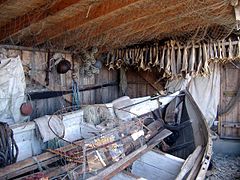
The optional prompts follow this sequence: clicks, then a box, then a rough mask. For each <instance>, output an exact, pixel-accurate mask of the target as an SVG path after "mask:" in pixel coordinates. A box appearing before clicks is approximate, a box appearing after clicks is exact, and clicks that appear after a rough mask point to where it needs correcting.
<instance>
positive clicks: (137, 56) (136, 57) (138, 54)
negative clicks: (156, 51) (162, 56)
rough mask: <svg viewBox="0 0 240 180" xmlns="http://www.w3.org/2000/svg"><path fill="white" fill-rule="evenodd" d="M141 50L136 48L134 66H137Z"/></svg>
mask: <svg viewBox="0 0 240 180" xmlns="http://www.w3.org/2000/svg"><path fill="white" fill-rule="evenodd" d="M141 51H142V49H140V48H136V49H135V52H134V65H138V64H139V61H140V59H141V58H140V55H141Z"/></svg>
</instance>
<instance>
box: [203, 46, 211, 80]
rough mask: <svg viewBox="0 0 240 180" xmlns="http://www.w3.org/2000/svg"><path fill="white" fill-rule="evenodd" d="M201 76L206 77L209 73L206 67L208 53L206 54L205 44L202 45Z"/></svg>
mask: <svg viewBox="0 0 240 180" xmlns="http://www.w3.org/2000/svg"><path fill="white" fill-rule="evenodd" d="M202 50H203V52H202V53H203V54H202V56H203V58H202V60H203V75H208V74H209V73H210V72H209V66H208V53H207V46H206V44H205V43H203V48H202Z"/></svg>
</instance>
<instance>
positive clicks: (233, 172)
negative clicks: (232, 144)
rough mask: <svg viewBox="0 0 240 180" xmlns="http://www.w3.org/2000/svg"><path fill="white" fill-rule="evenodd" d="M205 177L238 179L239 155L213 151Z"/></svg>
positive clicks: (239, 170) (225, 179) (211, 178)
mask: <svg viewBox="0 0 240 180" xmlns="http://www.w3.org/2000/svg"><path fill="white" fill-rule="evenodd" d="M206 179H207V180H215V179H224V180H232V179H238V180H240V156H234V155H225V154H219V153H214V154H213V156H212V162H211V165H210V167H209V171H208V172H207V177H206Z"/></svg>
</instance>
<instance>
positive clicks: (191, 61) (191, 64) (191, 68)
mask: <svg viewBox="0 0 240 180" xmlns="http://www.w3.org/2000/svg"><path fill="white" fill-rule="evenodd" d="M195 63H196V49H195V44H194V42H192V49H191V54H190V59H189V72H190V75H191V76H195Z"/></svg>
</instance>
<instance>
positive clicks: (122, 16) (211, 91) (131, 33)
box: [0, 0, 240, 179]
mask: <svg viewBox="0 0 240 180" xmlns="http://www.w3.org/2000/svg"><path fill="white" fill-rule="evenodd" d="M239 3H240V2H239V1H238V0H165V1H161V0H21V1H20V0H0V87H1V88H0V99H1V103H0V117H1V118H0V122H3V123H2V126H3V127H1V126H0V132H1V134H2V137H1V138H2V139H4V138H5V139H6V137H5V133H4V132H5V130H6V128H9V129H10V130H9V131H7V130H6V132H11V133H10V134H8V136H9V138H10V140H9V142H11V143H13V144H17V146H19V147H18V148H17V149H15V150H12V151H11V152H12V153H13V154H14V152H15V151H16V150H17V151H18V149H20V150H19V153H20V154H19V158H18V159H17V158H16V159H14V158H13V157H11V158H12V159H11V160H10V161H11V162H10V161H9V162H7V160H6V157H8V156H7V155H6V156H4V158H5V159H4V158H1V157H0V162H2V163H3V162H4V163H6V165H8V166H6V167H4V168H2V169H1V168H0V179H1V178H4V179H11V178H12V179H14V178H26V179H28V178H30V179H31V178H35V177H36V178H43V179H44V178H49V179H50V178H69V179H74V178H75V179H77V178H79V176H78V175H77V174H74V173H73V171H74V170H75V169H76V167H78V166H77V165H79V161H78V160H76V159H71V158H72V156H71V155H69V154H67V155H66V154H64V153H63V152H67V151H70V150H71V148H72V147H71V145H67V146H66V142H68V143H69V142H71V143H72V145H76V146H77V147H78V146H81V147H85V146H86V147H88V146H87V145H86V144H88V145H89V144H91V143H92V141H94V142H95V140H93V139H92V138H93V137H92V135H97V133H99V132H98V131H97V130H96V129H94V128H96V127H97V125H99V124H100V123H98V124H96V122H95V121H98V120H99V119H98V118H96V117H95V118H93V117H92V116H95V115H96V114H97V115H99V117H100V119H101V118H103V117H104V118H105V119H107V120H108V122H107V124H108V125H109V124H110V126H112V121H110V120H109V118H106V117H105V116H107V115H108V113H109V112H106V111H105V110H103V109H101V107H102V106H103V105H104V108H105V109H106V107H107V108H109V109H111V110H110V113H113V114H114V115H116V117H117V119H121V117H123V119H124V122H125V121H126V119H128V118H133V119H134V118H136V117H137V118H139V117H141V118H142V119H143V122H142V121H141V122H142V123H143V126H141V128H146V129H144V133H145V139H144V140H145V141H146V142H148V141H151V140H149V139H148V138H147V136H146V133H148V134H150V135H152V133H153V132H155V131H156V132H158V131H160V129H161V133H162V134H161V133H160V132H159V134H160V135H161V137H158V139H157V143H156V142H154V143H153V142H151V143H153V144H150V145H149V144H147V143H146V144H147V145H148V147H145V146H146V145H145V146H144V145H143V144H141V145H142V146H140V145H139V144H137V145H136V144H135V145H136V147H138V148H136V149H135V151H133V152H132V153H135V154H129V155H128V156H127V154H126V152H125V155H126V158H122V159H121V158H120V159H119V160H116V161H114V162H117V163H113V164H111V166H110V164H108V163H106V162H105V161H104V158H103V159H102V157H103V156H101V155H99V153H100V154H101V153H103V152H100V151H97V150H96V149H97V147H99V146H97V147H95V150H96V152H95V151H94V152H95V153H96V155H94V156H93V157H95V156H96V157H100V156H101V158H99V161H97V160H96V159H95V160H94V159H91V160H90V158H89V157H88V156H87V155H86V154H85V155H86V157H88V158H89V159H88V158H85V155H83V157H84V161H83V160H81V163H83V162H84V167H83V168H82V169H81V173H80V171H79V169H78V171H77V172H78V173H80V174H81V178H83V179H86V178H89V177H90V175H96V174H95V170H94V171H93V170H92V169H94V168H95V169H96V172H98V171H97V170H98V169H100V166H101V167H105V166H107V167H108V168H106V169H104V170H103V171H101V172H100V173H99V172H98V173H99V174H98V175H96V176H93V177H91V178H92V179H94V178H95V179H99V178H100V179H101V178H103V179H109V178H112V179H114V178H115V179H138V178H139V177H145V176H144V175H143V174H142V173H141V172H144V171H145V170H146V172H147V171H149V174H151V172H153V174H152V176H151V177H150V176H148V177H146V178H150V179H158V178H160V177H161V176H162V177H166V179H175V178H176V179H182V178H184V177H185V178H188V179H191V178H192V179H193V178H195V177H198V178H200V179H201V178H204V177H205V175H206V171H207V167H208V165H209V161H210V158H211V150H210V149H211V140H209V139H211V138H210V137H209V136H210V134H209V132H210V128H211V127H216V126H217V133H218V135H219V136H220V138H228V139H229V138H230V139H239V137H240V129H239V127H240V115H239V114H240V113H239V112H240V102H239V96H240V94H239V92H240V91H239V89H240V72H239V67H240V63H239V60H240V39H239V36H238V35H239V28H240V27H239V25H240V24H239V22H240V4H239ZM176 92H177V93H179V94H177V95H175V96H174V97H176V98H175V99H174V100H172V99H171V102H170V101H169V102H168V103H166V104H165V99H164V98H166V99H167V97H168V96H169V95H170V96H171V94H174V93H176ZM182 93H183V94H184V97H185V96H186V97H185V99H184V98H181V96H183V95H182ZM159 98H160V99H159ZM156 99H158V103H159V104H158V108H160V107H161V110H160V111H159V112H160V115H159V114H158V116H157V115H156V113H155V114H154V113H152V114H151V116H149V113H150V112H151V111H152V112H155V111H153V109H151V108H152V107H153V106H154V107H157V104H156V102H155V100H156ZM183 99H184V100H183ZM130 101H131V103H130V104H129V102H130ZM149 101H150V102H153V103H155V104H151V103H149ZM146 102H147V103H146ZM141 103H145V104H142V105H141ZM181 103H182V104H183V105H181ZM139 104H140V105H139ZM97 105H99V106H98V107H99V108H98V109H94V107H96V106H97ZM132 106H136V107H138V108H139V109H137V108H135V109H134V108H133V109H131V107H132ZM144 106H145V107H144ZM180 106H181V108H180ZM122 109H125V110H124V111H123V110H122ZM148 109H149V110H148ZM80 110H83V112H82V111H81V112H80ZM113 110H114V112H113ZM154 110H155V109H154ZM126 111H129V112H130V111H131V112H130V113H131V115H127V112H126ZM195 111H196V112H195ZM73 112H74V113H75V112H76V113H77V114H78V115H73ZM87 112H88V116H87V115H86V116H85V114H84V113H87ZM133 112H134V113H135V114H134V113H133ZM143 112H145V113H143ZM192 112H194V113H192ZM69 113H70V114H69ZM71 113H72V115H71ZM136 114H137V115H136ZM146 114H147V116H146ZM179 114H181V115H179ZM135 115H136V116H135ZM143 115H145V116H143ZM55 116H57V117H60V116H61V118H60V119H61V120H62V121H61V123H60V124H58V123H55V125H56V124H57V125H56V127H55V128H56V129H55V130H53V129H52V128H51V127H50V130H51V131H53V133H52V132H51V133H50V134H51V135H54V134H55V135H56V134H58V132H57V129H59V128H60V129H61V127H62V126H64V131H66V132H64V133H63V134H62V136H61V137H59V134H58V135H56V136H53V138H52V139H51V140H50V137H42V141H39V140H36V139H37V135H36V133H37V132H38V133H40V134H41V133H43V134H44V133H46V134H45V135H46V136H48V134H47V132H44V131H43V130H41V129H40V126H44V125H40V123H39V122H40V121H45V120H44V119H46V122H47V120H48V123H47V124H45V126H47V125H48V126H49V123H50V119H54V118H55ZM73 116H81V117H83V121H85V122H84V123H90V124H91V128H90V126H87V125H86V127H85V125H84V126H83V125H79V124H78V122H79V121H80V120H76V119H74V118H73ZM64 117H65V119H71V120H69V122H68V123H69V124H68V125H67V124H66V123H67V120H64ZM143 117H144V118H145V119H144V118H143ZM192 117H193V118H195V119H191V118H192ZM147 118H152V119H154V120H152V121H153V122H152V121H151V123H155V124H153V125H152V127H151V126H150V127H148V125H149V124H150V123H149V122H147V123H146V124H144V123H145V121H146V119H147ZM73 119H74V120H73ZM142 119H141V120H142ZM156 119H157V120H159V119H161V123H162V122H163V124H161V125H159V124H157V122H155V120H156ZM182 119H184V120H183V121H182ZM52 121H55V120H52ZM81 121H82V120H81ZM99 121H101V120H99ZM139 121H140V120H139ZM192 121H196V122H192ZM201 121H204V122H201ZM134 122H135V121H134ZM118 123H119V122H118ZM131 123H132V122H131ZM131 123H130V122H129V127H130V126H131V127H135V126H136V125H135V124H131ZM189 123H192V125H191V126H193V127H192V129H191V128H190V129H187V128H189V127H188V126H189V125H188V124H189ZM120 124H121V123H120ZM0 125H1V124H0ZM92 125H93V126H94V128H93V127H92ZM118 125H119V124H118ZM67 126H69V127H67ZM185 126H187V128H185ZM119 127H123V128H125V130H126V131H127V130H128V131H129V132H131V133H132V136H133V134H134V133H138V134H137V135H136V134H135V135H134V136H133V139H134V138H135V136H137V139H138V138H139V137H140V136H142V135H141V133H142V131H141V130H140V129H138V128H139V127H138V126H136V128H137V130H138V131H136V130H134V131H133V130H132V129H129V127H128V126H127V125H126V124H124V125H122V124H121V126H120V125H119ZM176 127H177V128H178V130H176ZM183 127H184V128H183ZM4 128H5V129H4ZM42 128H43V129H44V127H42ZM79 128H80V131H88V132H87V133H88V135H86V137H87V138H86V137H85V135H82V134H81V133H82V132H79ZM84 128H85V130H84ZM114 128H115V126H114ZM114 128H112V129H114ZM151 128H153V129H151ZM154 128H155V129H154ZM162 128H164V130H166V131H164V130H162ZM37 129H38V130H37ZM82 129H83V130H82ZM93 129H94V130H93ZM119 129H120V130H119ZM119 129H118V133H120V132H121V133H122V134H124V133H125V131H123V130H122V128H119ZM156 129H157V130H156ZM179 129H181V130H179ZM182 129H183V130H182ZM46 131H47V130H46ZM71 131H72V133H73V134H74V133H75V135H76V134H77V133H80V134H81V137H78V138H75V137H74V136H75V135H71V136H69V137H68V138H67V139H65V140H64V135H65V133H70V132H71ZM92 131H93V132H92ZM132 131H133V132H132ZM145 131H146V132H145ZM169 131H171V132H170V133H169ZM175 131H177V132H178V134H177V133H175ZM113 132H115V131H111V133H113ZM179 132H180V133H179ZM24 133H25V134H24ZM91 133H92V134H91ZM104 133H105V134H104ZM104 133H103V135H101V137H105V136H106V137H107V136H113V135H112V134H111V133H110V131H106V132H104ZM108 133H110V135H109V134H108ZM139 133H140V134H139ZM17 134H18V135H17ZM83 134H84V133H83ZM89 134H91V137H90V136H89ZM113 134H114V133H113ZM159 134H158V135H159ZM170 134H171V135H170ZM143 135H144V134H143ZM155 135H156V134H154V136H155ZM160 135H159V136H160ZM10 136H11V137H10ZM76 136H77V135H76ZM98 136H99V134H98ZM98 136H96V137H98ZM156 136H157V135H156ZM187 136H189V137H190V136H191V137H194V138H192V139H191V138H188V137H187ZM200 136H202V137H200ZM73 137H74V138H73ZM151 137H152V136H151ZM178 137H180V138H179V139H181V138H182V139H181V140H176V139H177V138H178ZM1 138H0V139H1ZM57 138H60V139H61V140H62V141H63V142H64V141H65V144H64V147H61V146H63V144H61V145H60V143H59V141H57V140H56V139H57ZM82 138H83V139H88V138H90V139H88V140H89V142H88V141H87V140H84V142H85V141H86V142H85V145H83V144H82V141H81V142H80V141H79V139H82ZM114 138H116V136H115V135H114ZM118 138H119V137H118ZM2 139H1V141H0V142H2V144H0V147H1V148H2V149H3V151H2V150H0V153H3V154H4V153H6V154H7V151H4V148H6V147H7V145H5V144H4V143H5V141H4V140H2ZM152 139H154V138H152ZM76 140H77V141H76ZM90 140H91V141H90ZM62 141H61V143H62ZM109 141H110V140H109ZM155 141H156V139H155ZM3 142H4V143H3ZM56 142H58V144H57V145H58V146H57V147H56ZM90 142H91V143H90ZM107 142H108V141H107ZM134 142H136V140H134ZM196 142H199V144H200V145H201V146H200V145H199V144H198V143H196ZM200 142H201V143H202V144H201V143H200ZM18 143H19V144H18ZM105 143H106V142H105ZM108 143H109V142H108ZM111 143H113V142H112V141H111V142H110V144H111ZM114 143H116V142H115V141H114ZM52 144H54V147H53V146H51V145H52ZM203 144H204V145H203ZM118 145H119V144H118ZM123 145H124V143H123ZM119 146H120V145H119ZM156 146H157V147H159V148H158V150H156V148H155V149H154V150H152V149H153V147H156ZM59 147H60V149H57V150H55V149H56V148H59ZM100 147H102V145H101V146H100ZM149 147H151V148H149ZM12 148H13V146H12ZM21 148H22V149H21ZM61 148H62V149H61ZM184 148H185V149H184ZM13 149H14V148H13ZM46 149H48V152H47V153H46V152H45V151H46ZM67 149H68V150H67ZM183 149H184V150H183ZM150 150H152V151H150ZM160 150H161V152H160ZM30 151H31V152H30ZM116 151H118V153H117V152H116ZM120 151H121V148H120V149H117V150H116V149H115V151H114V153H115V155H119V152H120ZM44 152H45V154H41V153H44ZM121 152H122V151H121ZM9 153H10V152H9ZM104 153H105V154H106V152H105V151H104ZM104 153H103V154H104ZM108 153H109V152H108ZM111 153H113V150H112V151H110V154H111ZM167 153H169V154H167ZM38 154H40V155H38ZM20 155H21V158H20ZM36 155H38V156H36ZM125 155H124V156H125ZM140 155H142V156H140ZM200 155H201V156H200ZM0 156H1V155H0ZM59 156H60V157H61V158H63V159H64V161H66V162H65V164H64V165H63V166H60V168H59V169H57V168H56V167H54V165H53V164H54V163H55V165H56V162H58V163H59V162H60V161H62V160H63V159H61V158H59ZM198 156H199V157H201V159H199V158H198ZM32 157H36V158H35V159H34V158H33V159H34V160H31V158H32ZM70 157H71V158H70ZM111 157H113V155H112V156H111ZM140 157H141V158H140ZM151 157H156V162H155V160H154V158H153V159H151ZM54 158H55V159H54ZM69 158H70V159H69ZM107 158H108V156H107V157H106V159H107ZM139 158H140V159H139ZM149 158H150V159H151V160H150V159H149ZM157 158H158V159H157ZM133 160H134V161H133ZM16 161H17V162H16ZM143 161H144V162H145V164H147V165H145V166H143V165H142V162H143ZM161 161H162V162H163V161H164V162H165V163H166V164H167V165H168V166H169V168H168V169H169V171H165V170H162V168H164V167H162V166H157V164H158V163H159V162H161ZM194 161H196V162H198V163H196V164H197V165H194V163H193V162H194ZM67 162H68V163H67ZM86 162H87V163H86ZM119 162H121V163H122V164H121V163H119ZM133 162H134V163H133ZM13 163H15V164H13ZM44 163H45V164H44ZM61 163H62V162H61ZM91 163H92V164H91ZM132 163H133V165H132V166H131V168H129V165H130V164H132ZM151 163H152V164H151ZM10 164H12V165H10ZM85 164H87V166H86V167H85ZM170 164H173V166H172V167H171V166H170ZM48 165H50V166H49V167H48V168H45V167H44V166H48ZM3 166H5V165H3ZM152 166H154V167H152ZM0 167H2V166H1V165H0ZM42 167H44V168H42ZM127 167H128V168H127ZM149 167H151V168H149ZM91 168H92V169H91ZM109 168H110V169H109ZM37 169H38V170H37ZM117 169H120V170H121V171H118V170H117ZM129 169H131V170H129ZM122 170H124V171H122ZM38 171H39V172H40V171H42V174H41V173H40V174H39V172H38ZM88 171H89V172H91V173H92V174H91V173H90V175H89V174H87V175H86V174H85V172H88ZM163 171H164V173H163V174H161V176H160V175H159V173H160V172H163ZM51 172H52V173H51ZM69 172H71V175H69ZM83 172H84V173H83ZM130 172H131V173H130ZM44 173H45V174H44ZM134 173H135V174H134ZM154 173H155V174H154ZM31 174H33V175H31ZM136 174H137V175H136ZM60 175H61V176H60ZM68 175H69V176H68Z"/></svg>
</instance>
